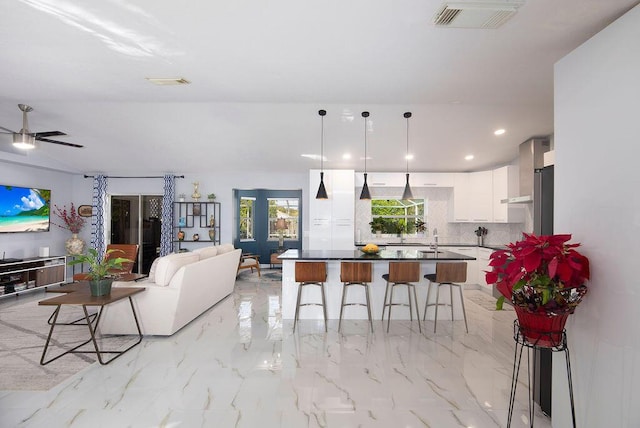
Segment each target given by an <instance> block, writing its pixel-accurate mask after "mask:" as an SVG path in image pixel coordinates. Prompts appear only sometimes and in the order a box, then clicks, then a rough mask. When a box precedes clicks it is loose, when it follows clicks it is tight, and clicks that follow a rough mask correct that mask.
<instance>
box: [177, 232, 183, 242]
mask: <svg viewBox="0 0 640 428" xmlns="http://www.w3.org/2000/svg"><path fill="white" fill-rule="evenodd" d="M182 240H184V232H183V231H182V230H181V231H179V232H178V241H182Z"/></svg>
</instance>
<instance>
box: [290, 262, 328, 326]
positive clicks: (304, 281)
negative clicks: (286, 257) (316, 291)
mask: <svg viewBox="0 0 640 428" xmlns="http://www.w3.org/2000/svg"><path fill="white" fill-rule="evenodd" d="M326 280H327V264H326V263H325V262H296V282H298V283H300V285H299V286H298V299H297V300H296V314H295V317H294V319H293V331H296V323H297V322H298V315H299V314H300V306H322V315H323V316H324V331H327V305H326V298H325V294H324V282H325V281H326ZM307 285H319V286H320V294H321V295H322V303H300V298H301V297H302V288H303V287H305V286H307Z"/></svg>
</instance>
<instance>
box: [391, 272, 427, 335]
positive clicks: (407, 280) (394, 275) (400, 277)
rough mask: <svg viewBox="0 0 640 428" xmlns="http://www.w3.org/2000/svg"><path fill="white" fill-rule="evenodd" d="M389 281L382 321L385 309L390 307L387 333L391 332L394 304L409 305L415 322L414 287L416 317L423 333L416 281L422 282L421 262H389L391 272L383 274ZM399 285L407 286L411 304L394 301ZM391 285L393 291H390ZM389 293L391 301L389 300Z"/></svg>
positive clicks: (411, 317)
mask: <svg viewBox="0 0 640 428" xmlns="http://www.w3.org/2000/svg"><path fill="white" fill-rule="evenodd" d="M382 278H383V279H384V280H385V281H387V287H386V289H385V291H384V306H383V307H382V321H383V322H384V311H385V309H387V308H389V313H388V316H387V333H388V332H389V324H390V323H391V307H392V306H409V318H410V319H411V321H412V322H413V305H412V303H411V289H413V301H414V303H415V305H416V319H417V320H418V329H419V330H420V333H422V326H421V325H420V309H419V308H418V296H417V295H416V287H415V284H414V283H415V282H420V263H419V262H389V273H386V274H384V275H382ZM397 285H406V286H407V295H408V296H409V304H406V303H393V289H394V288H395V286H397ZM389 287H391V292H390V293H389ZM387 295H389V301H388V302H387Z"/></svg>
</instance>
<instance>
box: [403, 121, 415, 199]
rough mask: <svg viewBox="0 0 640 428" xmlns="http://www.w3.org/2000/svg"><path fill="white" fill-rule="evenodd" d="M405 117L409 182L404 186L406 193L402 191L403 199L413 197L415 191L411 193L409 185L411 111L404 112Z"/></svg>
mask: <svg viewBox="0 0 640 428" xmlns="http://www.w3.org/2000/svg"><path fill="white" fill-rule="evenodd" d="M404 117H405V119H407V156H406V160H407V184H405V186H404V193H402V199H413V193H411V186H409V118H410V117H411V112H410V111H408V112H406V113H405V114H404Z"/></svg>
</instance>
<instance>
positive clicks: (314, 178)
mask: <svg viewBox="0 0 640 428" xmlns="http://www.w3.org/2000/svg"><path fill="white" fill-rule="evenodd" d="M354 175H355V174H354V171H353V170H324V185H325V188H326V189H327V195H328V196H329V198H328V199H316V192H317V191H318V186H319V185H320V171H319V170H315V169H312V170H311V171H310V172H309V249H310V250H352V249H353V242H354V219H355V182H354Z"/></svg>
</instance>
